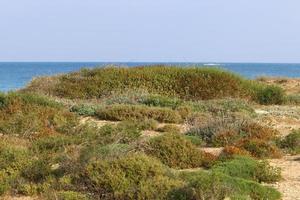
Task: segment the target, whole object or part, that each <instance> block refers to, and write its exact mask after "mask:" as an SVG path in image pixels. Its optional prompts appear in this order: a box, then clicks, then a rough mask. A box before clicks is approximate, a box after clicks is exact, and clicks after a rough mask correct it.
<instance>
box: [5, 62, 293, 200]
mask: <svg viewBox="0 0 300 200" xmlns="http://www.w3.org/2000/svg"><path fill="white" fill-rule="evenodd" d="M45 83H46V84H45ZM44 95H49V96H44ZM284 96H285V95H284V93H283V92H282V91H281V89H279V88H277V87H273V86H267V85H264V84H262V83H257V82H256V81H250V80H246V79H243V78H241V77H239V76H237V75H235V74H232V73H230V72H227V71H222V70H219V69H212V68H179V67H166V66H153V67H136V68H115V67H110V68H101V69H93V70H89V69H83V70H81V71H79V72H74V73H70V74H66V75H59V76H55V77H42V78H37V79H35V80H33V81H32V83H31V84H30V85H29V86H28V87H27V88H25V89H24V90H21V91H18V92H11V93H6V94H0V137H1V141H0V195H2V196H21V197H22V196H34V197H37V198H38V199H45V200H57V199H59V200H73V199H74V200H75V199H76V200H77V199H79V200H93V199H107V200H108V199H162V200H163V199H164V200H173V199H174V200H175V199H176V200H177V199H180V200H181V199H182V200H201V199H208V200H210V199H211V200H223V199H257V200H258V199H270V200H279V199H281V195H280V193H279V192H278V191H277V190H275V189H273V188H271V187H268V186H265V185H264V184H262V183H274V182H277V181H279V180H281V173H280V170H279V169H278V168H276V167H272V166H271V165H270V164H269V163H268V162H267V161H265V160H264V159H265V158H274V157H279V156H281V154H282V152H283V153H285V152H293V153H297V152H298V151H299V149H298V147H299V137H298V136H299V133H298V131H294V132H293V133H291V134H290V135H288V136H287V137H286V138H283V139H280V138H279V137H278V133H277V131H276V130H274V129H272V128H269V127H266V126H262V125H260V124H258V123H257V122H256V119H255V117H256V114H255V111H254V109H253V104H255V102H256V103H261V104H281V103H283V102H282V98H283V97H284ZM253 101H254V102H253ZM208 147H218V148H219V147H220V148H221V149H223V151H222V153H221V154H220V155H217V154H211V153H207V151H205V149H206V148H208ZM281 150H282V151H281Z"/></svg>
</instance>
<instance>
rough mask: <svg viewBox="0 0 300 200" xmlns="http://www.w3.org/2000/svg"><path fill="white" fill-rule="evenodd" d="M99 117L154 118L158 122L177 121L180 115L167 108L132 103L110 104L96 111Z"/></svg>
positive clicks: (120, 119)
mask: <svg viewBox="0 0 300 200" xmlns="http://www.w3.org/2000/svg"><path fill="white" fill-rule="evenodd" d="M96 116H97V117H98V118H99V119H105V120H115V121H123V120H132V119H154V120H157V121H159V122H169V123H178V122H181V121H182V119H181V116H180V115H179V114H178V113H177V112H176V111H174V110H171V109H169V108H157V107H147V106H133V105H111V106H107V107H105V108H102V109H98V110H97V111H96Z"/></svg>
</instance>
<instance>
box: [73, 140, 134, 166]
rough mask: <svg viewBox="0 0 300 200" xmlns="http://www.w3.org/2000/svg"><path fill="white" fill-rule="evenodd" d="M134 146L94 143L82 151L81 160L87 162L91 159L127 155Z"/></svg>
mask: <svg viewBox="0 0 300 200" xmlns="http://www.w3.org/2000/svg"><path fill="white" fill-rule="evenodd" d="M129 150H132V148H131V147H130V146H129V145H127V144H109V145H105V146H103V145H92V146H88V147H86V148H83V149H82V150H81V152H80V158H79V160H80V162H81V163H87V162H88V161H89V160H91V159H109V158H119V157H121V156H124V155H126V154H127V153H128V152H129Z"/></svg>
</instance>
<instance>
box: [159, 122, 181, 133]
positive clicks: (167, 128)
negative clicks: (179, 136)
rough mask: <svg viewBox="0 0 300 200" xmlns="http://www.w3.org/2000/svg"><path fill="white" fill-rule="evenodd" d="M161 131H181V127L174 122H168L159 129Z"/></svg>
mask: <svg viewBox="0 0 300 200" xmlns="http://www.w3.org/2000/svg"><path fill="white" fill-rule="evenodd" d="M157 131H159V132H168V133H180V128H179V127H178V126H176V125H173V124H167V125H164V126H163V127H160V128H158V129H157Z"/></svg>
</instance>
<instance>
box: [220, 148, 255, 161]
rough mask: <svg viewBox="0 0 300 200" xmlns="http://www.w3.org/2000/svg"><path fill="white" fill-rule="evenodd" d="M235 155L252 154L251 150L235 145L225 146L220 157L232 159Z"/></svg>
mask: <svg viewBox="0 0 300 200" xmlns="http://www.w3.org/2000/svg"><path fill="white" fill-rule="evenodd" d="M235 156H251V154H250V152H248V151H246V150H244V149H240V148H238V147H235V146H225V147H224V149H223V151H222V153H221V155H220V158H224V159H232V158H234V157H235Z"/></svg>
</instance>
